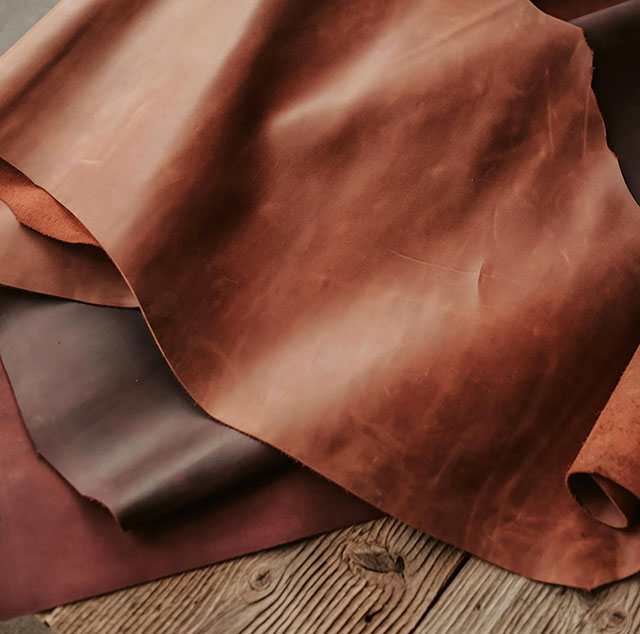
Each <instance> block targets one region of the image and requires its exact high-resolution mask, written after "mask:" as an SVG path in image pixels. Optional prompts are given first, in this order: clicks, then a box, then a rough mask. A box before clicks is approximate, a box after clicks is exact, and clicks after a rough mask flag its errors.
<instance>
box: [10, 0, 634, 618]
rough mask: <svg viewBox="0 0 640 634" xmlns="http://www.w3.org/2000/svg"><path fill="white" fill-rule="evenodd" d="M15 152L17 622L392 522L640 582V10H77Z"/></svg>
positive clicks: (193, 6)
mask: <svg viewBox="0 0 640 634" xmlns="http://www.w3.org/2000/svg"><path fill="white" fill-rule="evenodd" d="M571 21H572V22H573V23H572V22H571ZM585 35H586V38H585ZM592 66H593V69H594V70H593V73H592ZM612 150H613V151H612ZM614 152H615V154H614ZM0 156H1V157H2V160H1V161H0V199H1V201H2V202H0V284H1V285H2V288H1V289H0V357H1V359H2V365H3V368H4V369H3V370H1V371H0V477H1V479H0V617H2V618H9V617H12V616H15V615H19V614H23V613H27V612H33V611H35V610H40V609H43V608H47V607H51V606H54V605H57V604H61V603H64V602H68V601H72V600H76V599H79V598H82V597H87V596H91V595H95V594H97V593H101V592H106V591H110V590H113V589H116V588H122V587H125V586H128V585H132V584H135V583H140V582H143V581H146V580H150V579H155V578H158V577H161V576H163V575H168V574H172V573H175V572H178V571H182V570H186V569H189V568H194V567H197V566H201V565H204V564H208V563H212V562H216V561H220V560H223V559H226V558H229V557H234V556H237V555H240V554H244V553H248V552H253V551H256V550H259V549H263V548H267V547H271V546H274V545H277V544H282V543H285V542H288V541H291V540H294V539H299V538H301V537H305V536H308V535H312V534H316V533H319V532H322V531H327V530H331V529H335V528H338V527H343V526H347V525H350V524H353V523H356V522H361V521H364V520H367V519H371V518H374V517H377V516H379V515H380V514H381V513H388V514H391V515H393V516H394V517H396V518H398V519H400V520H402V521H404V522H407V523H408V524H410V525H411V526H413V527H415V528H418V529H420V530H422V531H425V532H427V533H428V534H430V535H433V536H435V537H438V538H440V539H443V540H445V541H446V542H448V543H450V544H453V545H455V546H457V547H460V548H463V549H465V550H468V551H470V552H471V553H473V554H475V555H478V556H480V557H483V558H485V559H487V560H489V561H491V562H493V563H495V564H497V565H499V566H503V567H505V568H508V569H509V570H512V571H516V572H518V573H520V574H523V575H526V576H528V577H531V578H533V579H538V580H542V581H547V582H552V583H558V584H565V585H569V586H577V587H581V588H593V587H596V586H599V585H601V584H604V583H607V582H611V581H613V580H616V579H620V578H622V577H625V576H627V575H630V574H632V573H635V572H636V571H638V570H639V569H640V528H639V527H638V526H639V525H638V523H637V521H636V520H637V514H638V513H637V512H638V510H639V507H640V352H638V353H636V350H637V349H638V346H639V344H640V208H639V207H638V204H637V203H636V202H635V200H634V198H633V195H634V194H635V196H636V198H638V199H639V200H640V158H639V157H640V3H639V2H637V1H636V0H634V1H631V2H625V3H615V2H612V1H611V0H609V1H608V2H607V1H606V0H604V1H602V0H601V1H599V2H598V1H591V2H589V1H587V0H582V1H580V0H575V1H571V0H569V1H566V2H563V1H561V0H557V1H556V2H552V1H548V2H542V1H541V2H539V6H534V5H533V4H532V3H531V2H529V0H486V1H483V2H478V1H476V0H459V1H456V2H451V1H450V0H305V1H304V2H299V1H295V0H233V1H232V2H231V1H229V2H227V1H226V0H218V1H217V2H212V1H211V0H62V2H60V3H59V4H58V5H57V6H56V7H55V8H54V9H53V10H52V11H51V12H50V13H49V14H48V15H47V16H46V17H45V18H44V19H43V20H42V21H41V22H39V23H38V24H37V25H36V27H35V28H33V29H32V30H31V31H30V32H29V33H28V34H27V35H26V36H25V37H24V38H22V40H20V41H19V42H18V43H17V44H16V45H15V46H14V47H13V48H12V49H10V50H9V51H8V52H7V53H6V54H5V55H4V56H3V57H2V59H0Z"/></svg>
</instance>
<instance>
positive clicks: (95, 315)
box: [0, 289, 291, 528]
mask: <svg viewBox="0 0 640 634" xmlns="http://www.w3.org/2000/svg"><path fill="white" fill-rule="evenodd" d="M0 357H1V358H2V360H3V363H4V365H5V368H6V371H7V373H8V375H9V377H10V380H11V383H12V386H13V389H14V392H15V395H16V397H17V399H18V402H19V404H20V408H21V411H22V414H23V417H24V420H25V423H26V425H27V428H28V430H29V433H30V435H31V437H32V439H33V441H34V443H35V446H36V448H37V450H38V452H39V453H40V454H41V455H42V456H43V457H45V458H46V459H47V461H48V462H50V463H51V464H52V465H53V466H54V467H55V468H56V470H57V471H58V472H59V473H60V474H62V475H63V476H64V477H65V478H66V479H67V480H68V481H69V482H70V483H71V484H72V485H73V486H74V487H75V488H76V489H77V490H78V491H79V492H80V493H81V494H83V495H85V496H87V497H89V498H92V499H95V500H98V501H99V502H101V503H102V504H104V505H105V506H106V507H107V508H108V509H109V510H110V511H111V512H112V513H113V515H114V516H115V517H116V518H117V520H118V522H119V523H120V524H121V525H122V527H123V528H128V527H131V526H133V525H136V524H139V523H141V522H145V521H148V520H150V519H153V518H156V517H158V516H160V515H164V514H166V513H168V512H170V511H173V510H175V509H177V508H181V507H182V506H184V505H186V504H189V503H191V502H193V501H195V500H198V499H201V498H203V497H205V496H208V495H211V494H213V493H215V492H219V491H221V490H224V489H227V488H232V487H233V486H234V485H236V484H238V483H239V482H242V481H244V480H247V479H249V478H251V477H255V476H256V475H258V474H260V475H261V476H264V475H266V474H268V473H270V472H271V471H272V470H278V469H283V468H285V466H286V465H287V464H291V462H290V461H289V460H288V459H287V458H286V457H285V456H284V455H282V454H281V453H280V452H278V451H276V450H275V449H272V448H270V447H268V446H267V445H265V444H263V443H261V442H259V441H257V440H255V439H253V438H250V437H248V436H246V435H244V434H242V433H240V432H238V431H236V430H234V429H231V428H229V427H227V426H225V425H222V424H220V423H217V422H216V421H214V420H212V419H211V418H210V417H209V416H207V415H206V414H205V413H204V412H203V411H202V410H201V409H200V408H199V407H198V406H197V405H196V404H195V403H193V401H191V399H190V398H189V396H188V395H187V394H186V393H185V392H184V391H183V390H182V388H181V387H180V385H179V384H178V382H177V381H176V379H175V377H174V376H173V374H172V373H171V371H170V369H169V368H168V367H167V365H166V363H165V361H164V359H163V358H162V356H161V354H160V352H159V351H158V349H157V347H156V345H155V343H154V341H153V339H152V337H151V334H150V333H149V331H148V329H147V327H146V324H145V323H144V320H143V318H142V316H141V315H140V313H139V312H138V311H127V310H120V309H116V308H105V307H95V306H90V305H87V304H80V303H75V302H69V301H64V300H59V299H52V298H48V297H43V296H37V295H32V294H27V293H24V292H20V291H14V290H10V289H0Z"/></svg>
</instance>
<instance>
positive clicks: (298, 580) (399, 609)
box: [44, 518, 467, 634]
mask: <svg viewBox="0 0 640 634" xmlns="http://www.w3.org/2000/svg"><path fill="white" fill-rule="evenodd" d="M466 559H467V555H465V554H464V553H462V552H461V551H458V550H456V549H454V548H452V547H450V546H447V545H445V544H443V543H442V542H439V541H437V540H435V539H432V538H430V537H427V536H426V535H423V534H421V533H419V532H418V531H414V530H413V529H411V528H409V527H407V526H405V525H403V524H401V523H400V522H398V521H396V520H393V519H390V518H384V519H381V520H376V521H374V522H369V523H367V524H363V525H360V526H355V527H351V528H348V529H344V530H341V531H335V532H333V533H330V534H328V535H324V536H320V537H316V538H313V539H310V540H305V541H303V542H299V543H296V544H293V545H289V546H284V547H280V548H276V549H273V550H270V551H266V552H263V553H257V554H255V555H250V556H246V557H242V558H239V559H236V560H234V561H230V562H225V563H222V564H219V565H216V566H211V567H209V568H205V569H202V570H197V571H194V572H190V573H185V574H182V575H178V576H175V577H172V578H169V579H165V580H162V581H158V582H153V583H148V584H145V585H143V586H139V587H137V588H132V589H129V590H125V591H121V592H116V593H113V594H110V595H106V596H103V597H99V598H97V599H92V600H89V601H84V602H81V603H77V604H74V605H70V606H65V607H61V608H57V609H55V610H53V611H52V612H50V613H48V614H46V615H44V620H45V622H46V623H48V624H49V625H51V627H52V628H53V629H54V630H55V631H56V632H57V633H58V634H94V633H95V634H103V633H104V632H128V633H130V634H138V633H140V634H142V633H143V632H144V633H145V634H146V633H148V632H154V634H163V633H167V634H174V633H176V632H180V634H182V633H185V632H189V633H190V634H196V633H199V632H203V633H204V632H207V633H217V632H224V633H225V634H233V633H235V632H243V631H250V632H265V633H268V634H277V633H279V632H313V633H314V634H315V633H316V632H339V633H342V632H373V631H375V632H408V631H411V630H412V629H413V628H414V627H415V626H416V624H417V623H418V622H419V621H420V620H421V619H422V617H423V615H424V613H425V611H426V610H427V609H428V608H429V606H430V605H431V604H432V602H433V601H434V600H435V599H436V598H437V596H438V594H439V592H440V590H441V588H442V587H443V586H445V585H446V583H447V582H448V580H449V579H450V577H451V576H452V575H454V574H455V573H456V572H457V570H458V569H459V567H460V565H461V563H462V562H464V561H466Z"/></svg>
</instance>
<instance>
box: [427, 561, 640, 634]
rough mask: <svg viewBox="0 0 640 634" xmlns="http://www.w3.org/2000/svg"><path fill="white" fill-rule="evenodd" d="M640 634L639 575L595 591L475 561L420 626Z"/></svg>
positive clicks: (503, 633)
mask: <svg viewBox="0 0 640 634" xmlns="http://www.w3.org/2000/svg"><path fill="white" fill-rule="evenodd" d="M638 631H640V577H638V576H637V575H636V576H635V577H632V578H630V579H626V580H624V581H620V582H618V583H615V584H613V585H611V586H607V587H605V588H601V589H599V590H596V591H594V592H585V591H582V590H573V589H570V588H563V587H561V586H552V585H548V584H544V583H538V582H535V581H530V580H528V579H525V578H524V577H521V576H519V575H516V574H514V573H511V572H507V571H506V570H503V569H501V568H497V567H496V566H492V565H491V564H489V563H487V562H485V561H481V560H479V559H476V558H473V559H471V560H470V561H469V562H468V563H467V564H466V565H465V566H464V568H463V569H462V570H461V571H460V574H458V575H457V576H456V578H455V579H453V581H452V582H451V584H450V585H449V586H448V588H447V590H446V592H444V593H443V595H442V597H441V598H440V600H439V601H438V602H437V603H436V605H435V606H433V609H432V610H430V611H429V613H428V614H427V615H426V616H425V618H424V619H423V620H422V621H421V622H420V623H419V625H418V626H417V627H416V629H415V632H416V633H428V634H445V633H453V634H459V633H461V632H464V633H465V634H473V633H475V632H479V633H483V634H484V633H485V632H491V634H512V633H513V632H518V634H539V633H541V632H549V633H552V634H565V633H566V634H568V633H569V632H571V633H578V632H580V633H584V634H590V633H592V632H607V633H611V634H613V633H623V632H624V633H629V634H632V633H634V632H638Z"/></svg>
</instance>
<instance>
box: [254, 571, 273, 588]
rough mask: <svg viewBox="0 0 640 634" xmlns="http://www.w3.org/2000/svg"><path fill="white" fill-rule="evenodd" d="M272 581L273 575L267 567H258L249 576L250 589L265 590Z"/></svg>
mask: <svg viewBox="0 0 640 634" xmlns="http://www.w3.org/2000/svg"><path fill="white" fill-rule="evenodd" d="M272 583H273V575H272V574H271V570H269V569H268V568H258V569H257V570H256V571H255V572H254V573H253V574H252V575H251V577H250V578H249V585H250V586H251V588H252V590H257V591H258V592H261V591H264V590H267V589H268V588H269V587H270V586H271V584H272Z"/></svg>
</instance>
